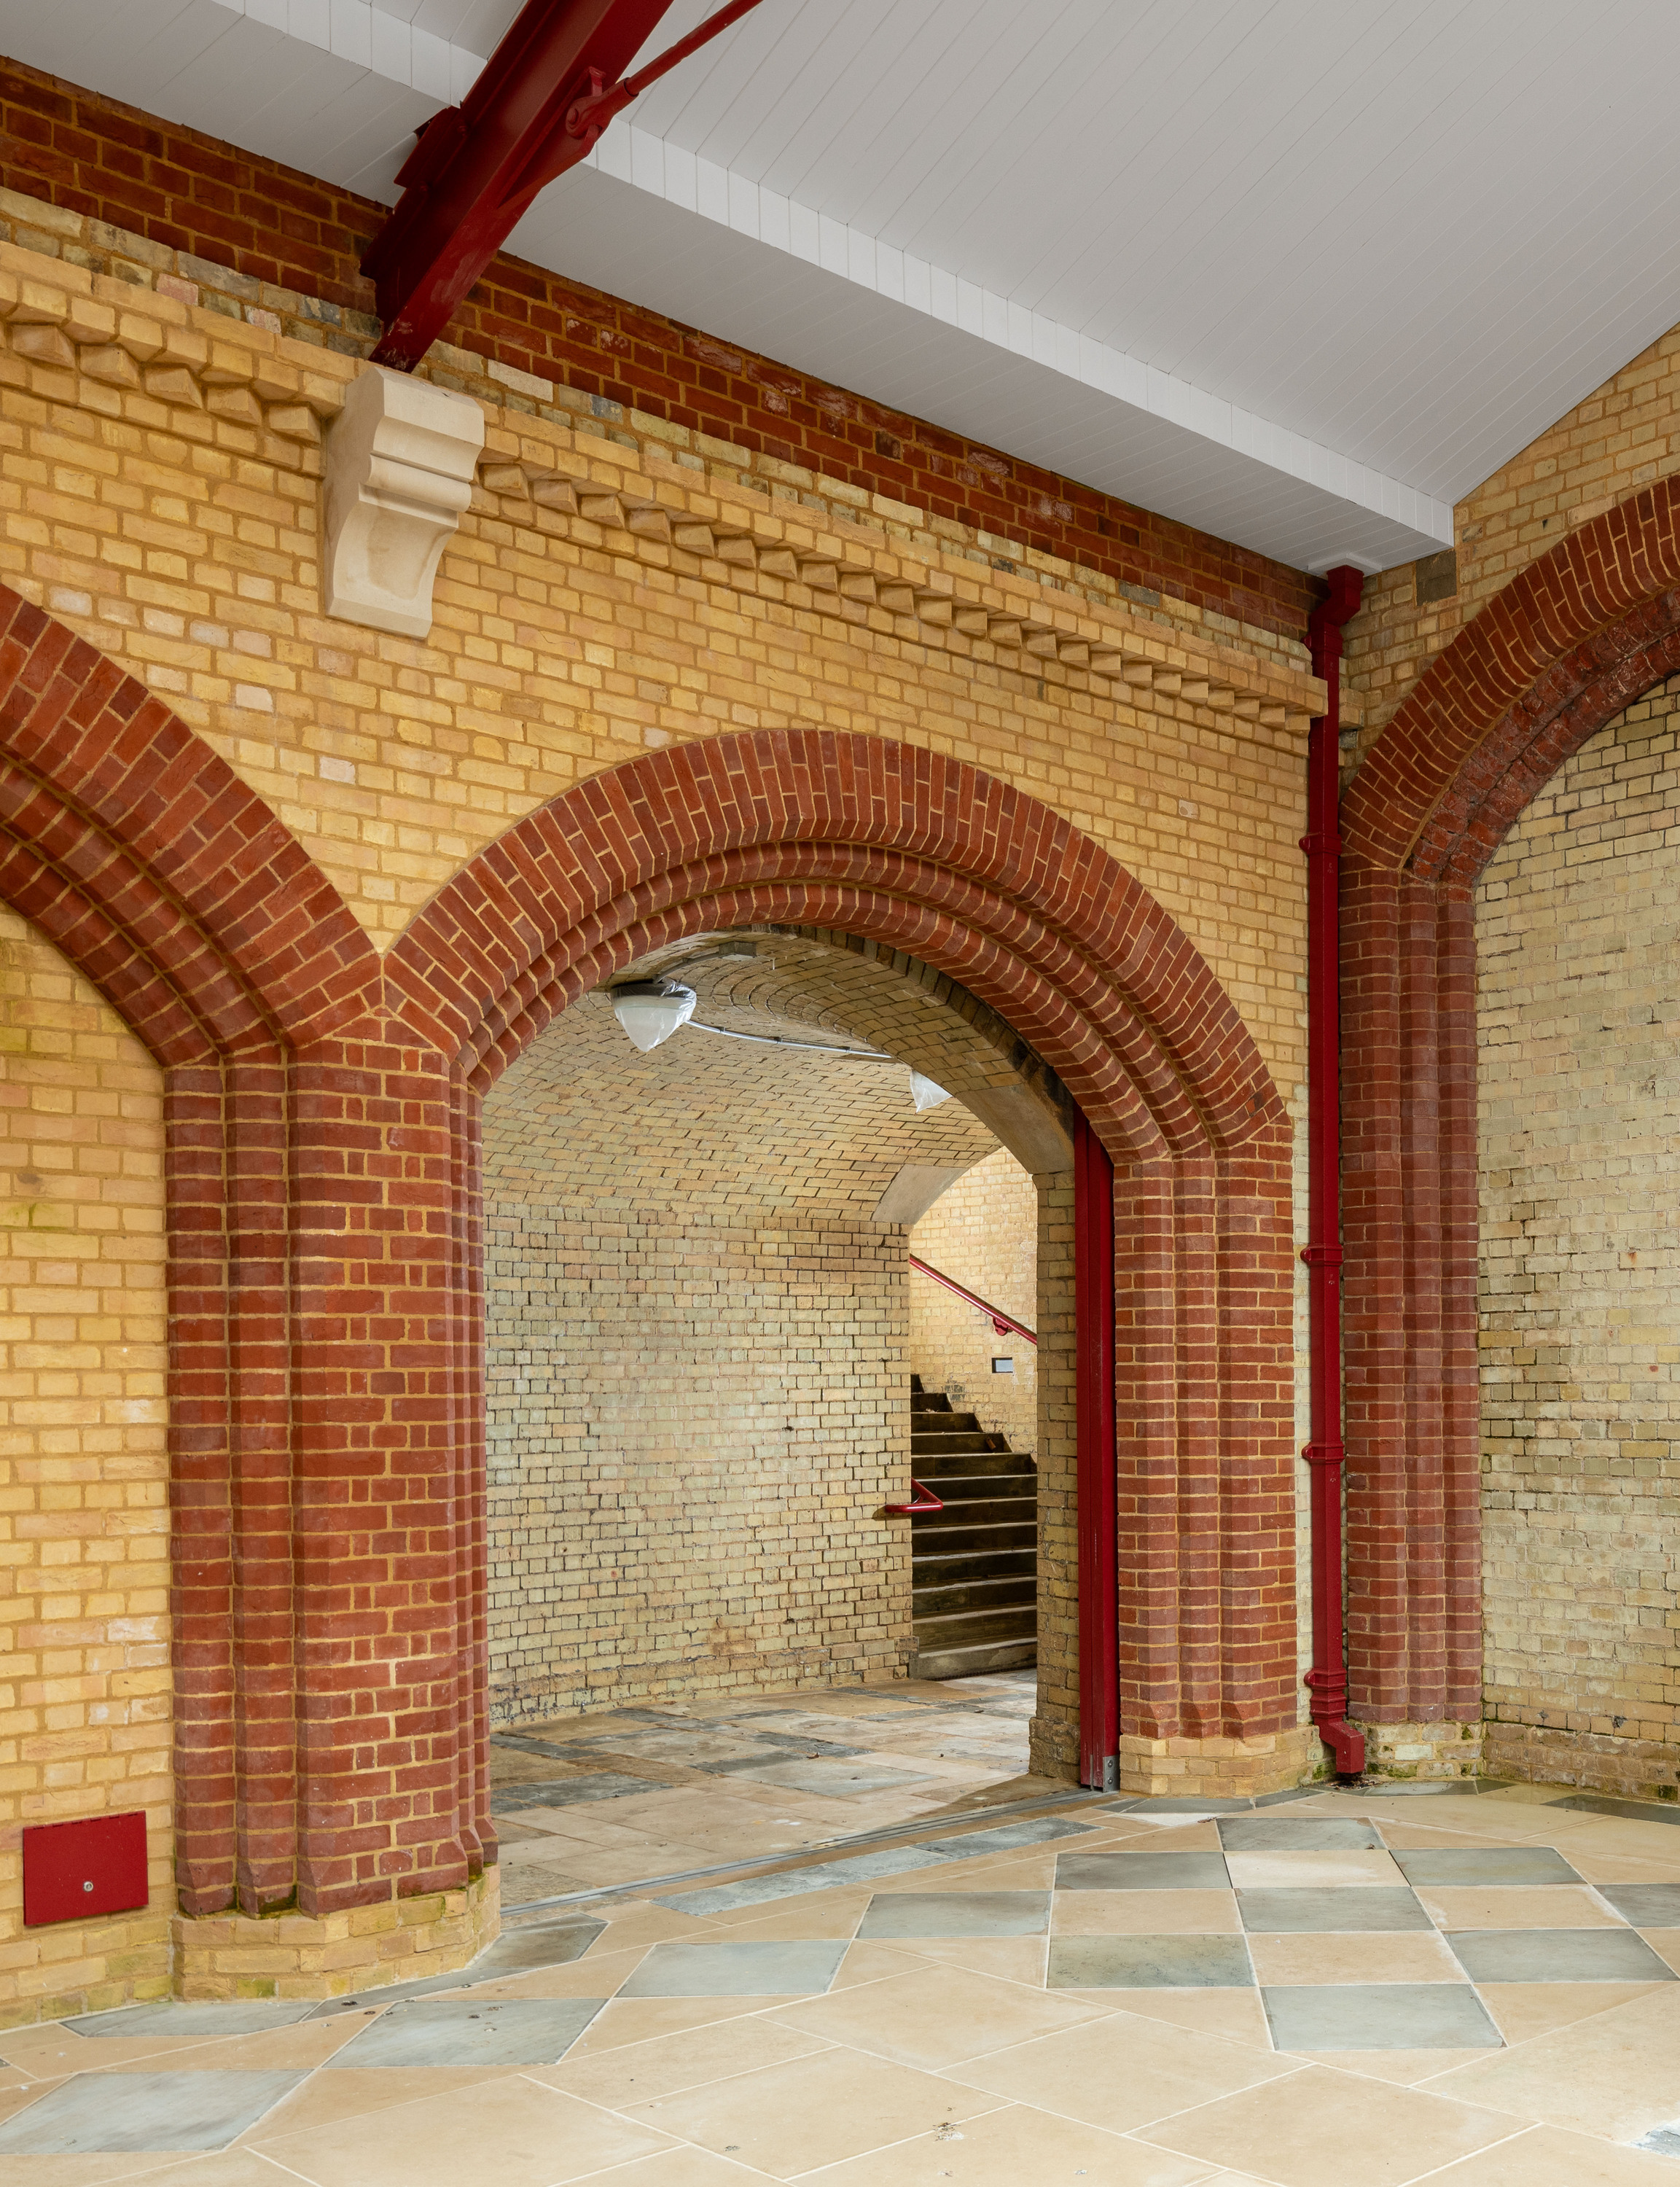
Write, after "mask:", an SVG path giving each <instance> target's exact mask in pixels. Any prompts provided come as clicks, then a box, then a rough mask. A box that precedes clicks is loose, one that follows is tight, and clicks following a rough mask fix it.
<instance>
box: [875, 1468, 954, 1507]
mask: <svg viewBox="0 0 1680 2187" xmlns="http://www.w3.org/2000/svg"><path fill="white" fill-rule="evenodd" d="M883 1508H884V1509H885V1510H886V1511H888V1512H890V1513H891V1515H893V1516H894V1517H896V1516H897V1515H898V1514H899V1513H900V1512H902V1511H942V1510H944V1509H945V1506H944V1504H941V1502H940V1500H939V1498H938V1497H937V1496H936V1495H935V1494H934V1493H933V1491H932V1489H931V1488H930V1487H928V1485H927V1483H926V1481H918V1480H917V1479H916V1477H915V1476H914V1475H912V1476H910V1501H909V1502H908V1503H907V1504H886V1505H885V1506H884V1507H883Z"/></svg>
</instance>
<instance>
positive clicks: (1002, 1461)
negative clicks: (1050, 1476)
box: [910, 1442, 1032, 1480]
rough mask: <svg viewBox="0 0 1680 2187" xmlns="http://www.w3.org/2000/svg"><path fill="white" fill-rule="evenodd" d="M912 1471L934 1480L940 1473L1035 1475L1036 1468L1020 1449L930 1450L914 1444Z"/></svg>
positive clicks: (911, 1458) (916, 1443)
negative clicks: (1033, 1467)
mask: <svg viewBox="0 0 1680 2187" xmlns="http://www.w3.org/2000/svg"><path fill="white" fill-rule="evenodd" d="M910 1470H911V1471H912V1472H913V1473H919V1474H921V1475H922V1476H924V1478H925V1479H928V1480H931V1479H932V1477H933V1476H934V1475H935V1474H936V1473H943V1474H947V1475H956V1474H959V1473H960V1474H970V1473H972V1474H980V1473H990V1474H1010V1475H1013V1474H1024V1473H1031V1471H1032V1466H1031V1462H1030V1461H1029V1460H1028V1459H1027V1458H1026V1456H1025V1453H1023V1452H1021V1451H1019V1450H1009V1449H1004V1450H927V1449H924V1448H923V1446H922V1445H921V1444H920V1443H919V1442H913V1443H912V1444H911V1446H910Z"/></svg>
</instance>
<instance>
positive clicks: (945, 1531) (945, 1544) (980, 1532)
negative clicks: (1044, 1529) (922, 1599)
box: [910, 1504, 1038, 1585]
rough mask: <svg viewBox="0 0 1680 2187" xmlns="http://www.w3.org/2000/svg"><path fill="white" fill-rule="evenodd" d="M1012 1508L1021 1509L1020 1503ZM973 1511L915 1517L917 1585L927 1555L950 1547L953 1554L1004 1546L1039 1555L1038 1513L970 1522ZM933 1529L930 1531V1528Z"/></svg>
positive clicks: (981, 1552) (990, 1550)
mask: <svg viewBox="0 0 1680 2187" xmlns="http://www.w3.org/2000/svg"><path fill="white" fill-rule="evenodd" d="M1019 1509H1020V1507H1019V1506H1018V1505H1014V1504H1011V1505H1010V1506H1009V1510H1012V1511H1018V1510H1019ZM968 1516H969V1514H968V1512H967V1511H966V1510H965V1511H964V1513H963V1514H962V1515H961V1517H960V1518H959V1517H957V1516H956V1515H953V1514H950V1513H947V1512H943V1511H930V1512H929V1513H928V1514H927V1515H925V1516H924V1517H922V1518H917V1519H913V1520H912V1521H910V1529H911V1551H910V1556H911V1569H912V1580H911V1584H912V1585H914V1583H915V1581H914V1571H915V1568H916V1566H918V1565H919V1563H920V1561H921V1560H922V1558H923V1557H924V1556H933V1555H938V1556H943V1555H946V1554H947V1550H948V1551H949V1552H950V1553H951V1554H952V1555H962V1556H981V1555H991V1554H992V1553H994V1552H996V1551H999V1550H1003V1551H1008V1552H1010V1553H1012V1554H1013V1553H1014V1552H1016V1551H1023V1552H1025V1554H1026V1555H1030V1556H1033V1557H1037V1553H1038V1520H1037V1514H1036V1513H1033V1514H1031V1515H1028V1516H1027V1517H1025V1518H1019V1517H1018V1518H1013V1519H1004V1520H997V1521H992V1522H991V1523H989V1524H986V1525H980V1526H970V1525H969V1524H967V1523H966V1521H967V1520H968ZM929 1530H930V1531H929Z"/></svg>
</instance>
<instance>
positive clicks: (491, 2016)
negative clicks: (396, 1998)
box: [323, 1997, 606, 2072]
mask: <svg viewBox="0 0 1680 2187" xmlns="http://www.w3.org/2000/svg"><path fill="white" fill-rule="evenodd" d="M605 2003H606V1999H604V1998H600V1997H517V1998H505V1997H504V1998H486V1999H484V2001H483V2002H482V2003H481V2004H480V2003H478V2002H475V2000H474V1999H471V1998H465V1997H461V1998H446V1997H428V1998H417V1999H413V2001H412V2002H410V2003H408V2004H394V2005H392V2007H391V2010H390V2011H389V2012H382V2013H381V2014H380V2015H379V2018H378V2019H377V2020H376V2021H374V2022H373V2023H372V2024H371V2025H370V2026H369V2027H364V2028H363V2029H362V2032H361V2033H360V2034H359V2035H352V2036H351V2038H350V2040H349V2042H348V2043H346V2044H344V2045H343V2047H342V2048H341V2049H338V2050H335V2051H334V2053H333V2055H332V2056H331V2057H330V2058H329V2059H328V2061H327V2062H326V2066H325V2067H324V2068H323V2070H324V2071H326V2072H332V2071H333V2070H334V2068H338V2069H341V2070H342V2069H360V2068H362V2067H366V2066H552V2065H553V2064H554V2063H555V2062H556V2061H557V2060H559V2059H561V2058H563V2057H565V2054H566V2052H567V2051H568V2050H569V2049H570V2048H571V2046H572V2044H574V2043H576V2040H577V2038H578V2037H579V2036H580V2035H582V2032H583V2031H584V2029H585V2028H586V2027H587V2026H588V2025H589V2023H590V2021H592V2020H593V2018H594V2017H595V2015H596V2014H597V2013H598V2011H599V2010H600V2009H601V2007H602V2006H603V2005H604V2004H605Z"/></svg>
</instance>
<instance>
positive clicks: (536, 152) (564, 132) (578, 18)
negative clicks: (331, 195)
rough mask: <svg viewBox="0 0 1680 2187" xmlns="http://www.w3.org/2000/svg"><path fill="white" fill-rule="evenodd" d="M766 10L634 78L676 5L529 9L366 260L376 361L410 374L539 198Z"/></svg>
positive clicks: (738, 11)
mask: <svg viewBox="0 0 1680 2187" xmlns="http://www.w3.org/2000/svg"><path fill="white" fill-rule="evenodd" d="M757 4H758V0H731V3H730V5H729V6H728V7H726V8H720V9H719V11H718V13H717V14H715V15H712V16H710V17H709V18H708V19H707V20H706V21H705V22H704V23H702V24H700V26H699V27H698V28H697V29H695V30H694V31H690V32H689V34H688V37H686V38H682V39H679V40H678V42H677V44H676V45H674V46H673V47H671V49H670V50H669V52H667V53H661V54H660V57H659V59H657V60H655V61H653V62H651V63H650V64H649V66H648V67H646V68H644V69H641V70H638V72H637V74H636V75H635V76H631V77H628V78H626V77H624V76H623V70H624V69H625V67H626V65H627V64H628V63H629V62H630V61H631V60H632V59H634V58H635V56H636V54H637V53H638V52H639V51H640V50H641V48H642V47H643V45H644V44H645V43H646V42H647V40H648V38H649V37H650V36H651V34H652V33H653V31H654V30H655V28H656V27H657V25H658V24H659V21H660V18H661V16H663V15H664V14H665V13H666V10H667V9H668V8H669V7H670V6H671V0H525V6H524V7H523V8H521V9H520V13H519V15H518V17H517V19H516V20H515V21H514V25H513V27H512V28H511V29H510V30H509V31H508V34H507V36H506V37H504V38H503V41H502V42H501V44H500V45H499V46H497V48H496V50H495V52H494V53H492V55H491V57H490V59H488V61H486V64H485V65H484V69H483V70H482V72H481V73H480V76H479V79H478V81H477V82H476V83H475V84H474V86H473V87H472V89H471V90H470V91H469V93H467V95H466V97H465V98H464V99H463V100H462V101H461V104H459V105H458V106H451V107H446V108H445V109H444V110H443V112H442V113H441V114H437V115H433V117H432V119H431V121H429V122H428V123H427V125H426V126H425V128H424V131H423V132H421V135H420V138H419V143H417V144H416V145H415V147H414V149H413V151H412V152H411V153H410V154H409V155H408V158H407V160H406V161H405V163H404V165H403V166H402V170H401V171H400V172H399V173H398V175H397V177H396V179H397V181H398V182H399V183H401V184H402V197H401V198H400V199H399V200H398V201H397V205H396V210H395V211H394V212H393V213H392V214H391V218H390V219H389V220H388V221H387V222H385V226H384V227H383V228H381V229H380V230H379V233H378V234H377V235H376V236H375V237H374V240H373V242H372V243H371V244H370V245H368V250H367V251H366V253H365V254H364V255H363V257H362V272H363V273H366V274H368V275H369V276H370V278H372V280H373V281H374V287H375V290H376V294H377V301H378V305H379V317H380V318H382V319H383V320H384V321H385V331H384V333H383V334H382V335H380V337H379V346H378V347H377V348H376V349H375V350H374V363H375V364H386V365H391V366H393V367H395V368H396V370H397V371H399V372H412V371H413V368H414V367H415V366H416V365H417V364H418V363H419V361H420V359H421V358H422V357H424V355H425V353H426V351H428V350H429V349H430V347H431V346H432V344H433V343H434V342H435V340H437V338H438V336H439V335H441V333H442V332H443V329H445V327H446V326H447V325H448V323H449V321H450V319H451V318H452V316H453V315H454V311H455V307H456V306H457V305H458V303H459V302H460V301H461V299H462V298H463V297H464V295H466V293H467V291H468V290H469V289H470V288H471V287H472V285H473V284H474V282H475V281H476V280H477V278H478V277H479V275H480V273H483V271H484V269H485V267H486V266H487V265H488V264H489V263H490V261H491V260H492V258H493V257H494V256H495V255H496V253H497V250H500V249H501V247H502V245H503V242H504V241H505V240H506V239H507V236H508V232H509V230H510V229H512V228H514V225H515V224H516V222H518V221H519V219H520V216H521V215H523V214H524V213H525V211H527V210H528V209H529V207H530V205H531V200H532V199H533V198H535V197H536V195H537V192H538V191H539V190H541V189H542V188H545V187H546V186H547V185H548V183H552V182H553V181H554V180H555V179H556V177H559V176H560V175H563V174H565V171H566V170H567V169H568V168H569V167H575V166H576V165H577V164H578V162H579V161H580V160H585V159H587V157H588V155H589V153H590V151H591V150H592V149H593V146H594V144H595V142H596V140H597V138H598V137H599V136H600V134H601V132H602V131H603V130H604V128H605V127H606V126H607V125H608V123H609V122H610V121H611V120H612V119H613V116H614V115H616V114H618V113H621V111H622V110H623V109H624V108H625V107H626V106H627V105H628V104H630V102H631V100H632V98H636V97H637V96H638V94H639V93H641V92H643V91H644V90H646V88H647V87H648V86H649V84H650V83H652V82H654V81H655V78H657V77H659V76H663V75H664V74H665V73H666V70H667V69H671V68H674V67H675V66H676V65H677V62H678V61H680V60H683V59H686V58H687V57H688V54H690V53H694V52H696V51H697V50H698V49H699V48H700V47H701V46H703V45H705V43H706V42H708V41H709V40H710V39H712V38H715V37H716V36H717V34H718V32H719V31H723V30H727V29H728V26H729V25H730V24H731V23H733V22H736V21H738V20H739V18H740V17H741V16H743V15H744V14H747V12H748V11H749V9H750V8H754V7H756V5H757Z"/></svg>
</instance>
